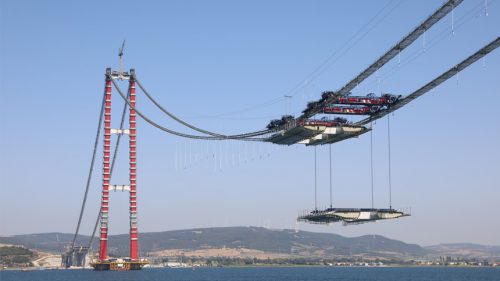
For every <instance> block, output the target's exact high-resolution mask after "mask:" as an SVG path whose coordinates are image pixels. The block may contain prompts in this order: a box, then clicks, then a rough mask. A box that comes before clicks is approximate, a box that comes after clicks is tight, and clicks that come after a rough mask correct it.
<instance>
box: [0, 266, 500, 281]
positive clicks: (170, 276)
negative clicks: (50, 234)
mask: <svg viewBox="0 0 500 281" xmlns="http://www.w3.org/2000/svg"><path fill="white" fill-rule="evenodd" d="M0 280H1V281H100V280H103V281H104V280H106V281H163V280H169V281H170V280H171V281H224V280H231V281H253V280H256V281H257V280H258V281H306V280H311V281H325V280H342V281H365V280H366V281H500V268H458V267H457V268H451V267H252V268H248V267H245V268H196V269H194V270H193V269H191V268H189V269H185V268H184V269H169V268H155V269H153V268H147V269H143V270H140V271H93V270H31V271H16V270H4V271H0Z"/></svg>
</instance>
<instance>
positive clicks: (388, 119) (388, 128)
mask: <svg viewBox="0 0 500 281" xmlns="http://www.w3.org/2000/svg"><path fill="white" fill-rule="evenodd" d="M389 116H390V114H387V145H388V151H389V209H392V178H391V125H390V118H389Z"/></svg>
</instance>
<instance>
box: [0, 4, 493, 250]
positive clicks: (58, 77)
mask: <svg viewBox="0 0 500 281" xmlns="http://www.w3.org/2000/svg"><path fill="white" fill-rule="evenodd" d="M479 2H481V3H479ZM441 3H442V2H441V1H400V2H398V1H393V0H392V1H391V0H384V1H376V2H375V1H370V2H367V1H335V2H333V1H248V2H247V1H238V2H234V1H213V2H212V1H210V2H204V1H169V2H165V3H152V2H146V3H141V4H140V5H138V4H136V3H135V2H133V1H123V3H122V4H121V5H120V6H117V5H115V4H114V3H111V2H109V3H108V2H105V3H102V2H100V1H86V2H67V1H50V2H41V1H32V0H22V1H2V2H1V3H0V7H1V9H0V13H1V16H0V41H1V42H2V43H1V44H0V95H1V98H2V100H3V104H4V107H3V110H2V111H1V112H0V126H1V128H2V129H3V133H2V134H1V136H0V155H1V159H3V160H4V161H0V184H1V192H2V196H1V198H0V235H15V234H23V233H43V232H65V233H72V232H74V230H75V227H76V222H77V219H78V214H79V211H80V205H81V200H82V196H83V192H84V187H85V186H84V185H85V180H86V177H87V172H88V166H89V163H90V157H91V152H92V147H93V142H94V137H95V130H96V125H97V121H98V114H99V109H100V102H101V99H102V92H103V88H104V71H105V69H106V67H113V68H114V69H117V68H118V66H117V64H118V58H117V54H118V53H117V50H118V48H119V47H120V45H121V43H122V41H123V39H126V42H127V43H126V47H125V55H124V65H125V68H126V69H129V68H135V69H136V72H137V76H138V78H139V79H140V81H141V82H142V84H143V85H144V86H145V87H146V89H148V90H149V92H150V93H151V94H152V95H153V96H154V97H155V98H156V99H157V100H158V101H159V102H160V103H161V104H162V105H163V106H165V107H166V108H167V109H169V110H170V111H172V112H173V113H175V114H177V115H179V116H181V117H182V118H184V119H186V120H188V121H189V122H191V123H194V124H196V125H197V126H199V127H202V128H206V129H210V130H212V131H217V132H221V133H240V132H247V131H253V130H260V129H263V128H265V126H266V125H267V124H268V122H269V121H270V120H271V119H275V118H279V117H280V116H281V115H283V114H285V113H292V114H294V115H296V116H297V115H298V114H299V113H300V111H302V110H303V109H304V108H305V107H306V104H307V102H308V101H310V100H317V99H319V97H320V95H321V92H322V91H326V90H337V89H339V88H340V87H341V86H342V85H344V84H345V83H346V82H348V81H350V79H352V78H353V77H354V76H356V75H357V74H358V73H359V72H360V71H361V70H363V69H364V68H365V67H367V66H368V65H369V64H371V63H372V62H373V61H375V60H376V59H377V58H378V57H379V56H380V55H382V54H383V53H384V52H385V51H387V50H388V49H389V48H390V47H392V46H393V44H395V43H396V42H397V41H398V40H400V39H401V38H402V37H403V36H405V35H407V34H408V32H410V31H411V30H412V29H413V28H414V27H415V26H417V25H418V24H420V23H421V21H422V20H423V19H425V18H426V17H428V16H429V15H430V14H431V13H432V12H434V11H435V10H436V9H437V8H438V7H439V6H440V5H441ZM96 7H98V8H96ZM486 14H487V15H486ZM374 17H375V21H373V22H370V19H372V18H374ZM367 23H370V24H368V25H367ZM452 26H453V29H454V32H452V30H451V29H452ZM498 26H500V3H498V1H488V6H487V7H486V10H485V7H484V3H483V1H467V0H466V1H464V3H462V4H461V5H460V6H458V7H457V8H456V10H455V11H454V21H453V24H452V18H451V16H450V15H448V16H447V17H445V18H444V19H443V20H441V21H440V22H439V23H437V24H436V25H435V26H434V27H432V28H431V29H429V30H428V31H427V32H426V34H425V39H424V38H419V39H418V40H417V41H416V42H415V43H414V44H413V45H411V46H410V47H409V48H408V49H406V50H404V51H403V52H402V53H401V55H400V58H399V59H400V64H399V65H398V58H395V59H394V60H392V61H391V62H389V63H388V64H387V65H386V66H384V67H383V68H381V69H380V70H379V71H378V73H377V74H376V75H373V76H372V77H370V78H368V79H367V80H366V81H365V82H364V83H362V84H360V85H359V86H358V87H356V88H355V89H354V91H353V95H366V94H368V93H370V92H374V93H376V94H380V93H386V92H389V93H394V94H402V95H403V96H406V95H407V94H410V93H411V92H413V91H415V90H416V89H418V88H419V87H421V86H422V85H424V84H425V83H427V82H429V81H430V80H432V79H434V78H435V77H437V76H438V75H440V74H441V73H442V72H444V71H446V70H447V69H449V68H450V67H452V66H454V65H455V64H457V63H459V62H460V61H462V60H463V59H465V58H466V57H468V56H469V55H471V54H472V53H474V52H475V51H477V50H478V49H480V48H481V47H483V46H484V45H486V44H487V43H489V42H490V41H492V40H493V39H495V38H496V37H498V36H499V32H498V31H499V29H498ZM360 29H361V30H362V32H361V33H359V34H360V35H363V36H360V39H359V40H358V41H357V43H356V44H355V45H353V46H350V44H349V42H350V41H349V39H350V38H351V37H352V36H353V35H355V34H357V33H356V32H358V30H360ZM346 46H350V48H346V49H343V48H345V47H346ZM339 50H340V51H341V52H340V53H341V54H342V56H339V57H338V58H337V59H335V61H334V63H331V64H329V67H328V68H326V69H325V70H324V71H323V72H322V73H321V75H319V76H317V77H313V78H311V77H308V75H309V74H310V73H311V72H312V71H314V70H315V69H316V68H317V67H318V66H320V65H322V63H324V62H325V60H326V59H327V58H328V57H329V56H330V55H331V54H333V53H334V52H338V51H339ZM343 50H345V51H343ZM414 54H420V55H418V56H417V57H414ZM499 73H500V52H499V51H498V50H496V51H493V52H492V53H490V54H489V55H487V56H486V57H485V59H484V60H481V61H478V62H476V63H474V64H473V65H471V66H470V67H468V68H467V69H466V70H464V71H462V72H461V73H460V74H459V75H457V77H456V78H452V79H450V80H449V81H447V82H445V83H443V84H442V85H440V86H438V87H437V88H435V89H434V90H433V91H432V92H430V93H427V94H425V95H424V96H423V97H421V98H419V99H417V100H415V101H414V102H412V103H410V104H409V105H407V106H405V107H403V108H402V109H400V110H398V111H396V112H395V114H394V115H391V148H392V150H391V156H392V158H391V161H392V187H393V189H392V203H393V207H395V208H407V209H409V208H410V207H411V213H412V216H411V217H407V218H402V219H398V220H392V221H390V220H388V221H381V222H377V223H368V224H363V225H355V226H348V227H343V226H342V225H341V224H333V225H330V226H319V225H308V224H304V223H301V224H300V226H299V229H300V230H306V231H314V232H330V233H336V234H340V235H344V236H350V237H352V236H361V235H366V234H378V235H383V236H385V237H388V238H392V239H397V240H401V241H404V242H407V243H417V244H419V245H433V244H440V243H455V242H467V243H469V242H470V243H478V244H484V245H500V209H499V208H498V205H499V204H498V202H499V198H500V182H499V180H498V173H499V171H500V146H499V145H498V144H499V143H500V122H499V121H500V117H499V116H498V104H500V80H499V79H498V77H499ZM120 85H121V87H122V89H124V88H125V87H126V84H125V83H120ZM297 85H299V86H298V87H296V86H297ZM294 89H298V90H294ZM285 95H293V98H291V100H288V99H287V98H284V96H285ZM122 106H123V103H122V100H121V99H120V98H119V96H118V94H117V92H116V91H115V90H114V91H113V108H114V110H115V111H116V114H115V115H114V116H113V118H114V119H113V127H118V116H119V113H120V111H121V110H122ZM137 107H138V108H139V109H141V110H142V111H143V112H145V113H147V114H148V115H151V116H152V118H153V119H154V120H156V121H158V123H161V124H163V125H165V126H167V127H169V128H172V129H176V130H179V131H183V132H188V130H187V129H185V128H182V127H180V126H179V125H178V124H176V123H174V122H172V121H171V120H169V119H167V118H166V117H165V116H164V115H162V113H161V112H159V111H158V110H156V109H155V108H154V107H153V106H152V104H151V103H149V102H148V101H146V99H145V98H144V95H142V94H141V93H139V96H138V104H137ZM114 113H115V112H114ZM125 141H126V140H125ZM113 142H114V138H113ZM373 145H374V171H375V173H374V183H375V185H374V187H375V194H374V195H375V207H379V208H386V207H388V205H389V203H388V198H389V194H388V168H387V167H388V164H387V161H388V157H387V154H388V150H387V118H383V119H380V120H378V121H377V122H376V124H375V125H374V130H373ZM99 149H102V145H100V146H99ZM313 150H314V148H311V147H305V146H302V145H294V146H289V147H288V146H277V145H271V144H267V143H266V144H260V143H259V144H255V143H243V142H233V141H223V142H213V141H211V142H210V141H194V140H186V139H180V138H178V137H175V136H171V135H167V134H165V133H163V132H160V131H158V130H157V129H155V128H153V127H151V126H150V125H148V124H146V123H145V122H144V121H142V120H139V121H138V155H137V156H138V210H139V211H138V212H139V215H138V216H139V233H141V232H152V231H165V230H173V229H190V228H203V227H212V226H218V227H220V226H249V225H252V226H265V227H268V228H277V229H280V228H288V229H294V228H295V219H296V216H297V214H298V212H299V211H300V210H303V209H312V208H314V162H313V161H314V158H313V157H314V156H313ZM333 150H334V154H333V163H334V177H333V186H334V193H333V203H334V206H336V207H370V204H371V193H370V192H371V186H370V134H369V133H367V134H365V135H362V136H360V137H359V138H357V139H350V140H346V141H343V142H340V143H338V144H334V145H333ZM317 151H318V200H319V207H326V206H329V204H330V202H329V171H328V169H329V166H328V146H321V147H318V148H317ZM127 152H128V151H127V148H126V145H123V143H122V146H121V149H120V156H119V158H118V162H119V163H118V165H117V166H116V167H115V174H114V175H113V177H114V179H113V183H114V184H123V183H125V182H126V180H127V176H128V174H127V173H128V171H127V163H126V161H127ZM101 157H102V155H101V152H99V153H98V154H97V159H96V161H97V166H96V169H95V171H94V176H93V181H92V185H91V190H90V192H89V199H88V201H87V208H86V212H85V216H84V220H83V224H82V228H81V231H80V233H82V234H89V233H90V232H91V230H92V227H93V225H94V222H95V218H96V216H97V211H98V207H99V203H100V193H101V165H100V161H101ZM110 205H111V210H110V233H111V234H117V233H127V232H128V226H129V225H128V194H126V193H121V192H117V193H112V194H111V199H110Z"/></svg>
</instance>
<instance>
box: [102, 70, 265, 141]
mask: <svg viewBox="0 0 500 281" xmlns="http://www.w3.org/2000/svg"><path fill="white" fill-rule="evenodd" d="M111 82H112V83H113V85H114V86H115V88H116V90H117V91H118V94H120V96H121V97H122V99H123V100H124V101H125V102H126V103H127V104H128V106H130V107H131V108H132V109H134V110H135V111H136V113H137V115H139V116H140V117H141V118H142V119H143V120H144V121H146V122H147V123H149V124H150V125H152V126H154V127H156V128H158V129H160V130H162V131H164V132H167V133H169V134H172V135H176V136H179V137H183V138H190V139H200V140H225V139H235V140H241V141H265V138H249V137H248V136H243V135H235V136H227V137H207V136H197V135H190V134H185V133H180V132H176V131H173V130H170V129H168V128H165V127H163V126H161V125H159V124H157V123H156V122H154V121H152V120H151V119H149V118H148V117H146V116H145V115H144V114H142V113H141V111H139V110H137V108H136V107H134V106H132V105H131V104H130V102H129V100H128V99H127V98H126V97H125V95H124V94H123V92H122V90H121V89H120V87H118V85H117V84H116V81H115V80H114V79H112V80H111ZM269 132H270V130H266V133H269ZM262 134H264V133H262Z"/></svg>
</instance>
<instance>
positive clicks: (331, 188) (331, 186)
mask: <svg viewBox="0 0 500 281" xmlns="http://www.w3.org/2000/svg"><path fill="white" fill-rule="evenodd" d="M332 207H333V184H332V144H330V208H332Z"/></svg>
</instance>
